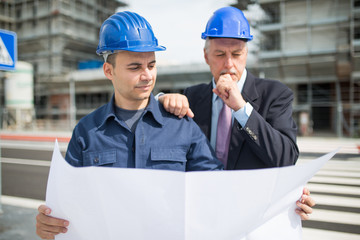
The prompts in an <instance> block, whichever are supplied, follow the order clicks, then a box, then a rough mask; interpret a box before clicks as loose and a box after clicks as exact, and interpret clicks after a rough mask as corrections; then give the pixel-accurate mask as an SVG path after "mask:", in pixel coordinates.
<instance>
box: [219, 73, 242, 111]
mask: <svg viewBox="0 0 360 240" xmlns="http://www.w3.org/2000/svg"><path fill="white" fill-rule="evenodd" d="M213 92H214V93H215V94H216V95H218V96H219V97H220V98H221V99H222V100H223V102H224V103H225V104H226V105H228V107H229V108H231V109H233V110H234V111H237V110H239V109H240V108H242V107H244V106H245V104H246V102H245V100H244V98H243V97H242V95H241V93H240V91H239V88H238V86H237V82H235V81H234V80H233V79H232V78H231V76H230V74H223V75H221V76H220V77H219V79H218V81H217V83H216V88H214V89H213Z"/></svg>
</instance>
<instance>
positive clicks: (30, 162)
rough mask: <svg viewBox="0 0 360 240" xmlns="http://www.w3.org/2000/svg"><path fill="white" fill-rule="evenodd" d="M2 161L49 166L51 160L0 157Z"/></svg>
mask: <svg viewBox="0 0 360 240" xmlns="http://www.w3.org/2000/svg"><path fill="white" fill-rule="evenodd" d="M1 162H2V163H8V164H20V165H31V166H42V167H50V165H51V161H44V160H30V159H20V158H4V157H3V158H1Z"/></svg>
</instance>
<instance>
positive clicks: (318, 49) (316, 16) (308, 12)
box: [257, 0, 360, 137]
mask: <svg viewBox="0 0 360 240" xmlns="http://www.w3.org/2000/svg"><path fill="white" fill-rule="evenodd" d="M257 2H258V3H259V4H260V5H261V7H262V8H263V9H264V11H265V12H266V13H268V17H267V19H265V20H264V21H263V22H262V23H261V24H259V25H258V26H257V27H258V29H259V30H260V32H261V33H262V36H263V39H262V41H261V52H260V54H259V58H260V59H259V61H260V66H261V69H259V72H264V73H265V76H266V77H267V78H274V79H278V80H280V81H282V82H284V83H286V84H287V85H288V86H289V87H290V88H291V89H292V90H293V91H294V95H295V101H294V106H293V107H294V118H295V119H296V120H297V122H298V125H300V121H301V120H300V119H301V118H302V119H303V118H304V116H308V118H309V119H308V121H307V122H308V124H309V132H308V134H311V131H312V130H314V134H316V133H319V132H328V133H333V134H336V135H337V136H338V137H342V136H351V137H359V136H360V129H359V124H360V123H359V122H360V114H359V110H360V104H359V103H360V101H359V100H360V99H359V98H360V96H359V94H360V91H359V90H360V89H359V83H360V74H359V73H360V69H359V68H360V60H359V56H360V28H359V26H360V24H359V20H360V11H359V10H360V9H359V8H360V1H359V0H347V1H340V0H291V1H290V0H281V1H280V0H272V1H269V0H258V1H257ZM304 113H306V114H304ZM299 133H300V134H304V133H302V132H299ZM305 134H306V133H305Z"/></svg>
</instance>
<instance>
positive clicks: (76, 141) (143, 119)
mask: <svg viewBox="0 0 360 240" xmlns="http://www.w3.org/2000/svg"><path fill="white" fill-rule="evenodd" d="M163 50H165V47H162V46H159V45H158V42H157V39H156V38H155V36H154V33H153V31H152V28H151V26H150V24H149V23H148V22H147V21H146V20H145V19H144V18H143V17H141V16H140V15H138V14H136V13H132V12H120V13H116V14H114V15H113V16H111V17H109V18H108V19H107V20H106V21H105V22H104V23H103V25H102V28H101V30H100V41H99V46H98V50H97V53H98V54H100V55H103V56H104V58H105V63H104V65H103V70H104V74H105V76H106V77H107V78H108V79H109V80H111V82H112V84H113V86H114V92H115V93H114V96H113V98H112V99H111V101H110V102H109V103H108V104H106V105H104V106H102V107H100V108H99V109H97V110H95V111H94V112H92V113H90V114H89V115H87V116H85V117H84V118H82V119H81V120H80V122H79V123H78V124H77V126H76V127H75V129H74V131H73V135H72V138H71V140H70V142H69V146H68V150H67V153H66V157H65V159H66V161H68V162H69V163H70V164H71V165H73V166H106V167H121V168H148V169H166V170H176V171H205V170H221V169H223V165H222V164H221V162H219V161H218V160H217V159H216V157H215V154H214V152H213V151H212V150H211V147H210V145H209V143H208V141H207V139H206V137H205V136H204V134H203V133H202V132H201V130H200V128H199V127H198V126H197V125H196V123H195V122H194V121H193V120H192V119H190V118H189V119H187V118H184V119H179V118H177V117H176V116H174V115H172V114H170V113H168V112H167V111H165V109H164V108H163V107H162V105H161V104H159V103H158V101H156V100H155V99H154V96H153V95H152V93H151V92H152V90H153V88H154V85H155V82H156V74H157V71H156V59H155V51H163ZM50 212H51V210H50V209H49V208H48V207H46V206H44V205H42V206H40V207H39V214H38V216H37V226H36V228H37V234H38V235H39V236H40V237H42V238H46V239H53V238H54V236H55V235H56V234H58V233H60V232H63V233H64V232H66V231H67V229H66V226H67V225H68V224H69V222H68V221H66V220H62V219H56V218H52V217H50V216H48V215H49V214H50Z"/></svg>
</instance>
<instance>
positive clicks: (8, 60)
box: [0, 29, 17, 214]
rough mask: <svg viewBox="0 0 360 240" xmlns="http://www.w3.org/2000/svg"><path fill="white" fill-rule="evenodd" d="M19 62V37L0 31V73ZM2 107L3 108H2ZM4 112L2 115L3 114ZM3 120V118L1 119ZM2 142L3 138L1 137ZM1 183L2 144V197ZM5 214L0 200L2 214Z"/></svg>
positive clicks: (0, 212)
mask: <svg viewBox="0 0 360 240" xmlns="http://www.w3.org/2000/svg"><path fill="white" fill-rule="evenodd" d="M16 61H17V37H16V33H15V32H11V31H7V30H2V29H0V71H1V70H3V71H11V70H15V64H16ZM0 107H1V106H0ZM2 112H3V111H2V110H1V111H0V114H2ZM0 119H2V118H0ZM0 141H1V137H0ZM1 187H2V183H1V144H0V197H1V196H2V189H1ZM2 213H3V210H2V204H1V199H0V214H2Z"/></svg>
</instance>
